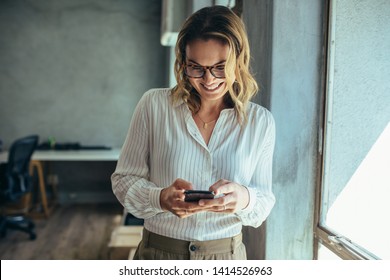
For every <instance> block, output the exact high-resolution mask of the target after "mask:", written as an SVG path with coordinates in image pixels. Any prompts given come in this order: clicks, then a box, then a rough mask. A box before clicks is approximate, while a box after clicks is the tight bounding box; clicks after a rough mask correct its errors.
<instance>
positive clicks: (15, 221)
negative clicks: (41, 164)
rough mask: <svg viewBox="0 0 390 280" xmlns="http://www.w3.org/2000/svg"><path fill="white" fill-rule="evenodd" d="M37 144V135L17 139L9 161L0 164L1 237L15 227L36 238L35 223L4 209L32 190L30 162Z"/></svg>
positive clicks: (10, 152) (32, 238)
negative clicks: (6, 212)
mask: <svg viewBox="0 0 390 280" xmlns="http://www.w3.org/2000/svg"><path fill="white" fill-rule="evenodd" d="M37 145H38V136H36V135H32V136H28V137H24V138H21V139H18V140H16V141H15V142H14V143H12V145H11V148H10V151H9V154H8V162H7V163H2V164H0V207H1V214H0V237H5V236H6V234H7V229H14V230H20V231H23V232H26V233H28V234H29V235H30V239H31V240H34V239H35V238H36V234H35V232H34V227H35V224H34V223H33V222H32V221H31V220H30V219H29V218H27V217H25V216H24V215H23V214H18V215H8V214H5V212H4V211H3V210H4V208H6V206H7V205H9V204H10V203H13V202H17V201H19V200H20V199H21V198H22V197H23V195H25V194H27V193H29V192H30V189H31V185H32V180H31V175H30V174H29V164H30V160H31V156H32V154H33V152H34V150H35V148H36V147H37Z"/></svg>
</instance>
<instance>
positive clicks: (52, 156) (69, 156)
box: [0, 149, 120, 162]
mask: <svg viewBox="0 0 390 280" xmlns="http://www.w3.org/2000/svg"><path fill="white" fill-rule="evenodd" d="M119 154H120V149H111V150H77V151H73V150H69V151H57V150H49V151H40V150H38V151H35V152H34V153H33V155H32V157H31V160H32V161H34V160H35V161H117V160H118V158H119ZM7 160H8V151H4V152H1V153H0V162H7Z"/></svg>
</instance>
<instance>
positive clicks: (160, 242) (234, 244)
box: [142, 228, 242, 254]
mask: <svg viewBox="0 0 390 280" xmlns="http://www.w3.org/2000/svg"><path fill="white" fill-rule="evenodd" d="M142 240H143V242H144V244H145V247H152V248H155V249H159V250H163V251H166V252H172V253H175V254H188V253H196V254H223V253H229V252H231V253H234V251H235V250H236V249H237V248H238V247H239V246H240V245H241V244H242V233H240V234H238V235H236V236H233V237H230V238H223V239H216V240H210V241H185V240H180V239H175V238H170V237H166V236H162V235H159V234H156V233H153V232H150V231H148V230H147V229H145V228H144V229H143V237H142Z"/></svg>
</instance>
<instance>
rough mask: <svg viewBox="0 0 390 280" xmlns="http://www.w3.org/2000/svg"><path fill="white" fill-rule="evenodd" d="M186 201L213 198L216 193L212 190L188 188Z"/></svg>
mask: <svg viewBox="0 0 390 280" xmlns="http://www.w3.org/2000/svg"><path fill="white" fill-rule="evenodd" d="M184 194H185V199H184V201H185V202H196V201H199V200H200V199H213V198H214V193H213V192H210V191H196V190H187V191H185V192H184Z"/></svg>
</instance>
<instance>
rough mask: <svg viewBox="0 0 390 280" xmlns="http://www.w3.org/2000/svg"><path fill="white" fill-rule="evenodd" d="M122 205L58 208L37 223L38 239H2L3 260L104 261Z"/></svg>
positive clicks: (0, 253) (16, 234) (15, 234)
mask: <svg viewBox="0 0 390 280" xmlns="http://www.w3.org/2000/svg"><path fill="white" fill-rule="evenodd" d="M122 209H123V208H121V206H120V205H118V204H100V205H95V204H80V205H78V204H77V205H68V206H58V207H57V208H56V209H55V210H54V212H53V213H52V215H51V216H50V217H49V218H48V219H39V220H37V219H35V220H34V221H35V225H36V233H37V239H36V240H34V241H31V240H29V238H28V235H27V234H26V233H22V232H17V231H12V230H10V231H8V233H7V236H6V237H5V238H2V239H0V258H1V259H2V260H104V259H108V247H107V245H108V242H109V240H110V235H111V232H112V230H113V229H114V227H115V226H117V225H119V223H120V221H121V215H122Z"/></svg>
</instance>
